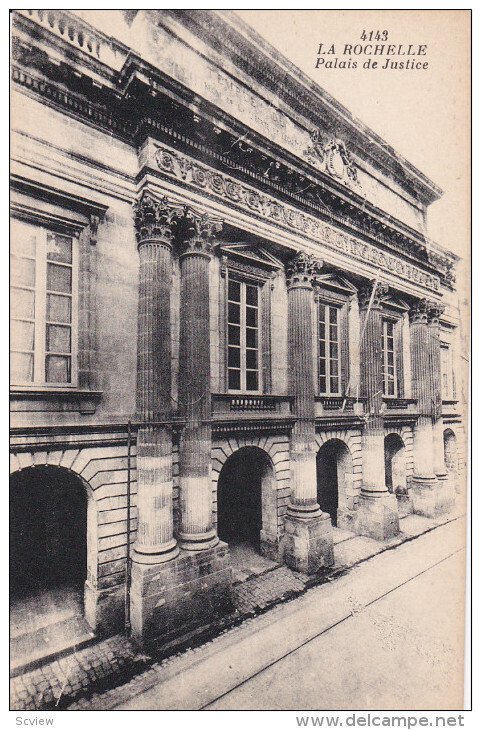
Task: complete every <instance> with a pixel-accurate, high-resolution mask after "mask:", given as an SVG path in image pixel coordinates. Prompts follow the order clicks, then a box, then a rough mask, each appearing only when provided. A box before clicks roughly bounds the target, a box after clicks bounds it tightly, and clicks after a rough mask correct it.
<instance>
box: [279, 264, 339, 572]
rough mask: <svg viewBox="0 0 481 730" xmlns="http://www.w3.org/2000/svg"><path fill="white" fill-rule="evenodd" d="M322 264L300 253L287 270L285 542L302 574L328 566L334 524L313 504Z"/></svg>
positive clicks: (286, 552)
mask: <svg viewBox="0 0 481 730" xmlns="http://www.w3.org/2000/svg"><path fill="white" fill-rule="evenodd" d="M321 266H322V264H321V262H318V261H316V260H315V259H313V257H312V256H310V255H308V254H305V253H303V252H299V253H298V254H296V255H295V256H294V258H293V259H291V261H290V262H289V263H288V265H287V267H286V275H287V291H288V369H289V392H290V394H291V395H292V396H293V397H294V402H293V410H294V415H295V416H296V422H295V424H294V427H293V429H292V435H291V448H290V459H291V496H290V504H289V506H288V509H287V516H286V521H285V535H284V538H283V548H282V551H283V555H284V560H285V562H286V563H287V565H289V566H290V567H292V568H294V569H295V570H299V571H301V572H303V573H308V574H311V573H315V572H316V571H317V570H319V568H321V567H324V566H328V565H332V563H333V561H334V557H333V542H332V525H331V521H330V517H329V515H328V514H325V513H323V512H321V510H320V507H319V505H318V503H317V473H316V453H317V445H316V440H315V410H314V409H315V402H314V395H315V393H314V373H313V355H312V354H313V348H314V340H313V333H312V308H313V302H314V289H313V286H314V283H315V280H316V276H317V274H318V273H319V271H320V268H321Z"/></svg>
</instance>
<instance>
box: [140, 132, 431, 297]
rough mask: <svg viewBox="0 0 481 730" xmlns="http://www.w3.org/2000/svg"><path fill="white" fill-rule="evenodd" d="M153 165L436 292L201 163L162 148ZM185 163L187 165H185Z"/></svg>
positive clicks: (400, 267)
mask: <svg viewBox="0 0 481 730" xmlns="http://www.w3.org/2000/svg"><path fill="white" fill-rule="evenodd" d="M154 157H155V164H156V165H157V167H158V169H159V170H160V171H161V172H162V173H163V174H164V175H165V176H166V177H167V178H168V179H175V180H178V181H181V182H182V183H183V184H185V185H189V186H191V187H192V188H194V189H195V190H197V191H202V192H204V194H206V195H209V196H215V197H217V198H220V199H222V200H223V201H224V202H228V203H229V204H230V205H233V206H235V207H237V208H238V209H241V210H243V211H246V212H248V213H250V214H253V215H256V216H258V217H259V218H261V219H263V220H265V221H267V222H269V223H272V224H274V225H278V226H279V227H282V228H284V229H286V230H288V231H292V232H294V233H296V234H299V233H301V234H302V235H303V236H304V237H305V238H309V239H310V240H312V241H314V242H315V243H321V244H322V245H323V246H325V247H327V248H329V249H331V250H333V251H337V252H339V253H341V254H344V255H346V256H348V257H350V258H352V259H354V260H355V261H362V262H364V263H367V264H369V265H371V266H373V267H375V268H377V269H381V270H382V271H385V272H387V273H392V274H395V275H397V276H399V277H401V278H403V279H405V280H407V281H410V282H411V283H414V284H418V285H420V286H424V287H425V288H427V289H431V290H432V291H439V287H440V282H439V278H438V277H437V276H434V275H433V274H429V273H427V272H425V271H422V270H421V269H420V268H419V267H417V266H415V265H414V264H411V263H409V262H407V261H403V260H402V259H400V258H398V257H397V256H394V255H393V254H391V253H388V252H385V251H381V250H379V249H377V248H376V247H374V246H372V245H371V244H369V243H367V242H365V241H361V240H358V239H356V238H353V237H352V236H349V235H348V234H346V233H344V232H343V231H340V230H337V229H335V228H333V227H332V226H330V225H329V224H327V223H325V222H324V221H322V220H320V219H319V218H316V217H314V216H311V215H309V214H306V213H304V212H302V211H300V210H298V209H296V208H293V207H291V206H289V205H287V204H285V203H283V202H280V201H279V200H276V199H275V198H273V197H271V196H269V195H266V194H264V193H260V192H258V191H256V190H254V189H253V188H250V187H248V186H247V185H246V184H244V183H241V182H239V181H237V180H235V179H234V178H232V177H230V176H229V175H226V174H225V173H221V172H218V171H217V170H213V169H210V168H209V167H207V166H206V165H203V164H202V163H198V162H196V161H195V160H193V159H189V158H188V157H186V156H185V155H181V154H179V153H178V152H176V151H174V150H171V149H169V148H167V147H164V146H157V147H156V151H155V154H154ZM185 161H187V162H189V163H190V164H189V165H187V164H184V162H185Z"/></svg>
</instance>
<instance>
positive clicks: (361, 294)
mask: <svg viewBox="0 0 481 730" xmlns="http://www.w3.org/2000/svg"><path fill="white" fill-rule="evenodd" d="M388 293H389V287H388V285H387V284H385V283H384V282H382V281H370V282H369V283H368V284H365V285H364V286H362V287H361V288H360V289H359V291H358V298H359V307H360V309H366V308H367V307H369V306H371V308H376V309H379V308H381V307H382V305H383V303H384V299H385V297H387V295H388Z"/></svg>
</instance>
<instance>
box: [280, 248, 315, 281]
mask: <svg viewBox="0 0 481 730" xmlns="http://www.w3.org/2000/svg"><path fill="white" fill-rule="evenodd" d="M322 265H323V262H322V261H321V260H320V259H316V258H315V257H314V256H312V255H311V254H309V253H305V252H304V251H298V252H297V253H296V254H295V255H294V256H293V257H292V258H291V259H290V260H289V261H288V262H287V264H286V278H287V287H288V289H290V288H291V287H294V286H304V287H306V288H310V289H312V288H313V287H314V285H315V284H316V282H317V277H318V275H319V274H320V273H321V269H322Z"/></svg>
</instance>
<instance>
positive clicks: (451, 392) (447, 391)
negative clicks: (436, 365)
mask: <svg viewBox="0 0 481 730" xmlns="http://www.w3.org/2000/svg"><path fill="white" fill-rule="evenodd" d="M441 396H442V398H443V400H452V399H453V398H455V388H454V368H453V354H452V350H451V347H450V346H449V345H448V344H447V343H445V342H442V343H441Z"/></svg>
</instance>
